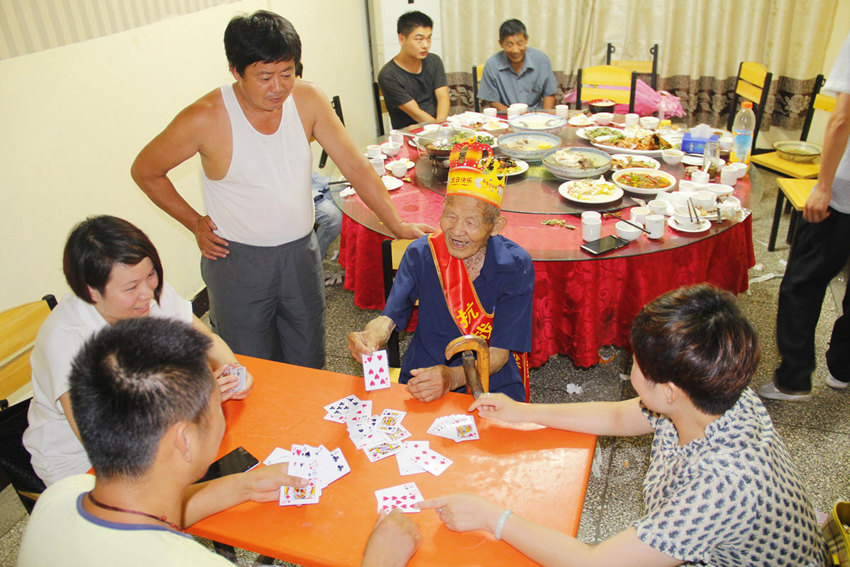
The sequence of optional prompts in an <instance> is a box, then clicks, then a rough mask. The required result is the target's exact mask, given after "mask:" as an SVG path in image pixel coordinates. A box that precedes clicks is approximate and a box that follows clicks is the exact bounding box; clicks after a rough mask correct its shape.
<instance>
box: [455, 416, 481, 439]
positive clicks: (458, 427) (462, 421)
mask: <svg viewBox="0 0 850 567" xmlns="http://www.w3.org/2000/svg"><path fill="white" fill-rule="evenodd" d="M451 427H452V429H451V430H450V432H451V434H452V436H453V438H454V440H455V443H459V442H461V441H473V440H475V439H478V428H477V427H476V425H475V418H474V417H472V416H471V415H462V416H460V417H459V418H458V419H457V420H455V421H454V422H452V424H451Z"/></svg>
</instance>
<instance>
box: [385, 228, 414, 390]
mask: <svg viewBox="0 0 850 567" xmlns="http://www.w3.org/2000/svg"><path fill="white" fill-rule="evenodd" d="M411 242H413V240H405V239H402V238H397V239H395V240H384V241H383V242H382V243H381V261H382V264H381V267H382V271H383V275H384V299H387V298H389V296H390V290H391V289H392V287H393V279H394V278H395V273H396V271H398V266H399V264H401V258H402V256H404V251H405V250H407V247H408V246H410V243H411ZM387 359H388V360H389V363H390V380H391V381H392V382H395V383H398V377H399V374H400V373H401V353H400V352H399V344H398V329H395V330H394V331H393V332H392V334H390V338H389V340H388V341H387Z"/></svg>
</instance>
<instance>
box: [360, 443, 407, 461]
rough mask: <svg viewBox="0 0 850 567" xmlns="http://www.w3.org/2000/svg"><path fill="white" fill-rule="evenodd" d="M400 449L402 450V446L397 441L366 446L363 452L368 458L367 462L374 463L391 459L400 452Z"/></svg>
mask: <svg viewBox="0 0 850 567" xmlns="http://www.w3.org/2000/svg"><path fill="white" fill-rule="evenodd" d="M402 449H404V445H402V444H401V443H399V442H397V441H384V442H382V443H378V444H377V445H369V446H366V447H364V448H363V451H365V453H366V457H368V458H369V462H371V463H374V462H375V461H380V460H381V459H386V458H387V457H392V456H393V455H395V454H396V453H399V452H401V450H402Z"/></svg>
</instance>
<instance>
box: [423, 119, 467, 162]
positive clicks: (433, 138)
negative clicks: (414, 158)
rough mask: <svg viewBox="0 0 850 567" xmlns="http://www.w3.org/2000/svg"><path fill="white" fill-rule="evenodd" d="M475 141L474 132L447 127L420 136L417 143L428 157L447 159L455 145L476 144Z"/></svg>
mask: <svg viewBox="0 0 850 567" xmlns="http://www.w3.org/2000/svg"><path fill="white" fill-rule="evenodd" d="M475 140H476V134H475V132H474V131H473V130H469V129H467V128H455V127H452V126H445V127H442V128H438V129H436V130H432V131H430V132H425V133H422V134H420V135H419V136H418V137H417V140H416V141H417V142H418V145H419V147H420V148H422V149H423V150H425V153H427V154H428V155H430V156H433V157H435V158H441V159H446V158H448V157H449V155H450V154H451V152H452V147H454V145H455V144H462V143H464V142H474V141H475Z"/></svg>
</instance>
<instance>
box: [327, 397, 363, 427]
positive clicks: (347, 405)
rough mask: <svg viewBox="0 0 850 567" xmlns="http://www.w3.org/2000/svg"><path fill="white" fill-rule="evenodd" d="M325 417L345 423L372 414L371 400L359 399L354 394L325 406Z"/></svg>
mask: <svg viewBox="0 0 850 567" xmlns="http://www.w3.org/2000/svg"><path fill="white" fill-rule="evenodd" d="M325 411H326V412H327V414H326V415H325V419H327V420H328V421H334V422H336V423H346V422H348V421H351V420H352V419H356V418H358V417H363V416H369V415H372V400H361V399H360V398H358V397H357V396H355V395H354V394H352V395H350V396H346V397H344V398H342V399H341V400H337V401H335V402H333V403H332V404H328V405H326V406H325Z"/></svg>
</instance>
